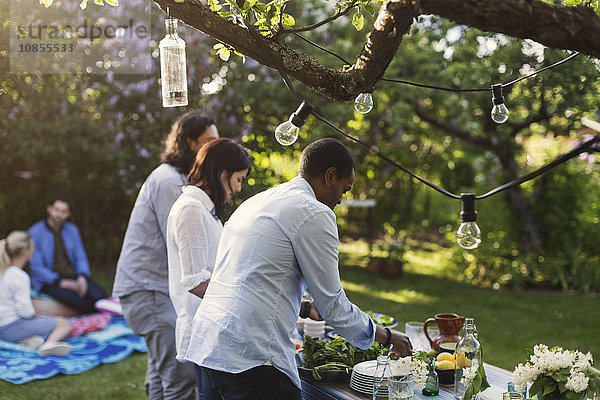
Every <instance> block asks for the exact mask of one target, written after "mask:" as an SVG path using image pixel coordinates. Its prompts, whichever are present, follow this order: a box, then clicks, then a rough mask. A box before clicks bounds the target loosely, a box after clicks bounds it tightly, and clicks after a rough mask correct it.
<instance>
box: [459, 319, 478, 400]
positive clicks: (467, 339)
mask: <svg viewBox="0 0 600 400" xmlns="http://www.w3.org/2000/svg"><path fill="white" fill-rule="evenodd" d="M482 362H483V360H482V354H481V345H480V344H479V341H478V340H477V328H476V327H475V322H474V320H473V318H465V325H464V327H463V337H462V338H461V339H460V340H459V342H458V344H457V345H456V350H455V351H454V365H455V368H456V370H455V371H454V398H455V399H457V400H460V399H461V398H462V397H463V395H464V393H465V391H466V389H467V387H466V386H465V384H464V383H463V382H462V380H463V375H464V372H465V369H466V368H470V369H471V371H477V369H478V368H479V365H481V363H482ZM473 398H475V393H474V394H473V397H472V399H473ZM472 399H465V400H472Z"/></svg>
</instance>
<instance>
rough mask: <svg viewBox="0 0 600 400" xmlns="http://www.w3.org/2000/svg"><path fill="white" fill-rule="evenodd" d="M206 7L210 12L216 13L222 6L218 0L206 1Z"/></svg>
mask: <svg viewBox="0 0 600 400" xmlns="http://www.w3.org/2000/svg"><path fill="white" fill-rule="evenodd" d="M208 5H209V6H210V10H211V11H214V12H218V11H219V10H220V9H221V8H223V6H222V5H221V4H219V1H218V0H208Z"/></svg>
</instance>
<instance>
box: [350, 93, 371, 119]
mask: <svg viewBox="0 0 600 400" xmlns="http://www.w3.org/2000/svg"><path fill="white" fill-rule="evenodd" d="M354 109H355V110H356V111H358V112H359V113H361V114H366V113H368V112H369V111H371V110H372V109H373V96H371V93H361V94H359V95H358V96H356V99H355V100H354Z"/></svg>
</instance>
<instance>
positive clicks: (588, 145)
mask: <svg viewBox="0 0 600 400" xmlns="http://www.w3.org/2000/svg"><path fill="white" fill-rule="evenodd" d="M598 142H600V134H598V135H596V136H594V137H593V138H592V139H590V140H588V141H587V142H583V143H581V144H580V145H578V146H577V147H575V148H574V149H573V150H571V151H569V152H568V153H565V154H562V155H560V156H558V157H557V158H556V159H555V160H554V161H552V162H550V163H548V164H546V165H544V166H543V167H541V168H539V169H537V170H535V171H533V172H531V173H529V174H527V175H525V176H522V177H520V178H518V179H515V180H513V181H510V182H508V183H505V184H504V185H502V186H498V187H497V188H496V189H493V190H490V191H489V192H487V193H485V194H482V195H481V196H475V199H478V200H479V199H485V198H486V197H490V196H491V195H493V194H496V193H499V192H502V191H504V190H507V189H510V188H511V187H513V186H517V185H520V184H521V183H523V182H527V181H529V180H531V179H533V178H535V177H537V176H540V175H541V174H543V173H545V172H546V171H548V170H550V169H552V168H554V167H556V166H557V165H560V164H562V163H564V162H565V161H569V160H570V159H572V158H575V157H577V156H578V155H580V154H581V153H585V152H587V151H591V152H595V151H598V150H597V149H594V148H592V147H593V146H594V145H595V144H596V143H598Z"/></svg>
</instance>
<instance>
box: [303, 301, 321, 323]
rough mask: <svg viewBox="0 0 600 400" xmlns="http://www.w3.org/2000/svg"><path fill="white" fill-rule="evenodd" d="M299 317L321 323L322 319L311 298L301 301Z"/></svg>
mask: <svg viewBox="0 0 600 400" xmlns="http://www.w3.org/2000/svg"><path fill="white" fill-rule="evenodd" d="M300 317H301V318H310V319H312V320H315V321H323V317H321V314H320V313H319V310H317V306H315V302H314V301H313V300H312V299H311V298H304V299H302V303H300Z"/></svg>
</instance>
